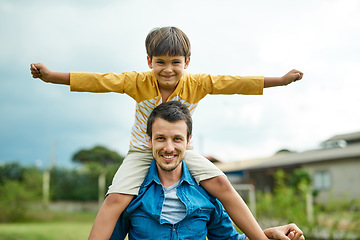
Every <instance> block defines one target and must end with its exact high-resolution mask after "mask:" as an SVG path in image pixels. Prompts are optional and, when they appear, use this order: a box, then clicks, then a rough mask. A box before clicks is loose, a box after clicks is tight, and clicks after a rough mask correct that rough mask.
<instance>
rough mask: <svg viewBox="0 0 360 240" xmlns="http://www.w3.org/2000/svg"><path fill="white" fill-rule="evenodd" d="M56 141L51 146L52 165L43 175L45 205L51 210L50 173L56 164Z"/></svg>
mask: <svg viewBox="0 0 360 240" xmlns="http://www.w3.org/2000/svg"><path fill="white" fill-rule="evenodd" d="M55 149H56V146H55V141H53V142H52V144H51V150H50V165H49V167H48V168H46V169H45V170H44V174H43V205H44V208H45V209H48V208H49V203H50V171H51V169H52V168H53V167H54V166H55V164H56V153H55Z"/></svg>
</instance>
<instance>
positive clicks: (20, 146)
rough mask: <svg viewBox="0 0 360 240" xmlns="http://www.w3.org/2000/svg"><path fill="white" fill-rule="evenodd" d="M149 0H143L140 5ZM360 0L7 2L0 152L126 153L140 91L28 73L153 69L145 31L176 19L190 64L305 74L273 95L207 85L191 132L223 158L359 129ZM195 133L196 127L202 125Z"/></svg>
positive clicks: (29, 158)
mask: <svg viewBox="0 0 360 240" xmlns="http://www.w3.org/2000/svg"><path fill="white" fill-rule="evenodd" d="M139 6H141V7H139ZM359 10H360V3H359V1H356V0H346V1H343V0H341V1H340V0H337V1H325V0H324V1H315V2H314V1H301V2H294V1H281V0H279V1H275V2H274V1H271V2H269V1H261V0H256V1H251V2H247V1H246V2H245V1H235V0H233V1H226V2H223V1H215V0H211V1H190V0H185V1H183V2H182V3H181V4H178V3H176V2H173V1H166V0H155V1H145V0H136V1H106V2H100V1H70V0H66V1H60V2H59V1H45V0H36V1H31V2H29V1H10V0H4V1H1V2H0V35H1V37H0V47H1V49H0V50H1V55H0V71H1V81H0V101H1V102H0V115H1V120H0V143H1V148H0V161H5V160H20V161H22V162H34V161H35V160H37V159H41V160H43V161H44V162H46V159H48V158H49V156H50V146H51V142H53V141H55V142H56V146H57V150H56V151H57V155H58V163H59V164H67V163H68V162H70V159H71V156H72V154H73V153H74V152H75V151H77V150H78V149H80V148H88V147H92V146H93V145H95V144H102V145H106V146H109V147H111V148H112V149H114V150H118V151H119V152H121V153H122V154H125V153H126V151H127V148H128V139H129V137H130V130H131V125H132V121H133V115H134V109H133V108H134V105H135V103H134V101H133V100H132V99H130V98H129V97H128V96H125V95H119V94H89V93H70V92H69V89H68V87H67V86H58V85H51V84H45V83H43V82H41V81H39V80H33V79H31V77H30V74H29V70H28V69H29V64H30V63H31V62H44V63H46V64H47V65H48V66H49V67H50V68H51V69H52V70H54V71H65V72H68V71H90V72H111V71H113V72H123V71H129V70H130V71H132V70H136V71H147V70H148V67H147V65H146V61H145V57H146V54H145V47H144V39H145V37H146V34H147V33H148V32H149V31H150V30H151V29H152V28H154V27H158V26H167V25H175V26H178V27H180V28H181V29H182V30H184V31H185V32H186V33H187V34H188V36H189V38H190V40H191V43H192V58H191V64H190V67H189V68H188V71H189V72H193V73H211V74H231V75H265V76H281V75H283V74H285V73H286V72H287V71H289V70H291V69H292V68H298V69H299V70H302V71H303V72H304V74H305V75H304V79H303V80H302V81H299V82H297V83H294V84H290V85H289V86H286V87H278V88H270V89H265V90H264V96H207V97H206V98H205V99H204V100H203V101H202V102H200V104H199V107H198V109H197V110H196V112H195V115H194V144H195V147H196V148H197V149H199V150H201V152H202V153H204V154H206V155H214V156H220V158H221V159H222V160H224V161H226V160H228V161H229V160H238V159H246V158H252V157H257V156H266V155H268V154H273V153H274V152H276V151H277V150H279V149H280V148H284V147H287V148H290V149H294V150H306V149H309V148H314V147H317V146H318V144H319V143H320V142H321V141H323V140H325V139H326V138H328V137H331V136H332V135H335V134H340V133H346V132H352V131H359V130H360V127H359V124H358V123H359V122H360V114H359V112H358V110H357V108H358V107H357V103H358V102H359V100H360V99H359V98H360V97H359V96H360V95H359V94H358V89H359V88H360V81H358V79H357V76H358V73H357V71H358V69H359V68H360V57H359V55H358V52H359V50H360V44H359V42H360V39H359V38H360V35H359V34H358V33H359V31H360V15H359V14H358V12H359ZM197 136H198V137H197Z"/></svg>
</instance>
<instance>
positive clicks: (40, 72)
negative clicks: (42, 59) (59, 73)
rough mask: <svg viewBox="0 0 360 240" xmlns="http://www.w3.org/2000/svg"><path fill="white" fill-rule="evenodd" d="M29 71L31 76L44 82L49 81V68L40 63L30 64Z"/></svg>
mask: <svg viewBox="0 0 360 240" xmlns="http://www.w3.org/2000/svg"><path fill="white" fill-rule="evenodd" d="M30 71H31V75H32V77H33V78H40V79H41V80H43V81H44V82H49V80H48V78H49V74H50V73H51V71H50V69H49V68H48V67H46V66H45V65H44V64H42V63H32V64H31V65H30Z"/></svg>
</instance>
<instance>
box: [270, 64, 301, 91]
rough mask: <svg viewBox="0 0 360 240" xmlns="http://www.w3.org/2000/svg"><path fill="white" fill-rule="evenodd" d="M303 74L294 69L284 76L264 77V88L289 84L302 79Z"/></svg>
mask: <svg viewBox="0 0 360 240" xmlns="http://www.w3.org/2000/svg"><path fill="white" fill-rule="evenodd" d="M303 75H304V74H303V73H302V72H300V71H298V70H296V69H293V70H291V71H290V72H288V73H287V74H285V75H284V76H282V77H264V88H268V87H276V86H284V85H288V84H290V83H292V82H295V81H298V80H301V79H302V77H303Z"/></svg>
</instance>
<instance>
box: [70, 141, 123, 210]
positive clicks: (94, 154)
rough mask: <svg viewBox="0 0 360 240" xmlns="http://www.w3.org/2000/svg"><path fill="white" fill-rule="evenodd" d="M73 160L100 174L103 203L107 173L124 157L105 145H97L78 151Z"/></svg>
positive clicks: (100, 194) (100, 200)
mask: <svg viewBox="0 0 360 240" xmlns="http://www.w3.org/2000/svg"><path fill="white" fill-rule="evenodd" d="M72 160H73V161H74V162H77V163H82V164H84V165H85V166H86V168H87V170H89V171H90V172H91V173H94V174H97V175H98V176H99V184H98V186H99V204H101V203H102V201H103V198H104V195H105V187H106V182H105V179H106V173H107V172H108V171H109V168H110V167H112V166H114V165H115V164H116V165H120V164H121V163H122V161H123V160H124V157H123V156H121V155H119V154H118V153H117V152H115V151H111V150H109V149H107V148H105V147H103V146H95V147H94V148H92V149H84V150H80V151H78V152H77V153H75V154H74V156H73V157H72Z"/></svg>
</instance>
